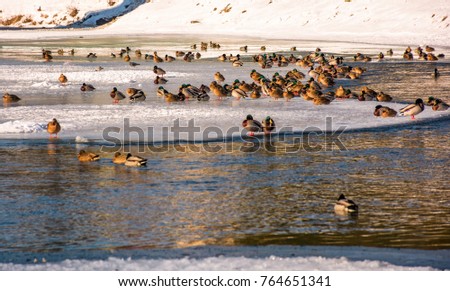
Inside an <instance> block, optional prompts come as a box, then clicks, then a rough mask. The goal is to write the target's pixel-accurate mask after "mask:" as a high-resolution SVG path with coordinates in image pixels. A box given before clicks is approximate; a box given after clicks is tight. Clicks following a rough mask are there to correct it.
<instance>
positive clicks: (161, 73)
mask: <svg viewBox="0 0 450 291" xmlns="http://www.w3.org/2000/svg"><path fill="white" fill-rule="evenodd" d="M153 73H155V74H156V75H157V76H159V75H161V77H164V75H165V74H166V71H164V70H163V69H162V68H159V67H158V66H154V67H153Z"/></svg>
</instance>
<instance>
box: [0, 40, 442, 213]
mask: <svg viewBox="0 0 450 291" xmlns="http://www.w3.org/2000/svg"><path fill="white" fill-rule="evenodd" d="M208 45H209V46H210V48H220V45H219V44H217V43H212V42H210V43H209V44H208V43H203V42H202V43H201V44H200V47H201V50H206V49H207V48H208ZM196 47H197V46H196V45H195V44H194V45H192V46H191V49H196ZM240 50H241V51H244V52H247V50H248V47H247V46H244V47H241V48H240ZM265 50H266V48H265V46H262V47H261V51H263V52H264V53H261V54H258V55H254V56H253V57H252V58H251V59H252V61H253V62H255V63H257V64H258V65H259V66H260V68H261V69H262V70H264V69H267V68H271V67H273V66H278V67H287V66H289V65H296V66H299V67H301V68H303V69H308V72H307V75H308V77H307V75H306V74H304V73H302V72H301V71H299V70H297V69H296V68H294V69H292V70H290V71H288V72H287V73H286V74H285V75H281V74H279V73H275V74H273V75H272V76H271V77H270V78H269V77H266V76H265V75H263V74H262V73H260V72H258V71H257V70H256V69H253V70H252V71H251V72H250V78H251V79H252V80H253V82H252V83H251V84H250V83H246V82H245V81H240V80H239V79H236V80H234V81H233V82H231V83H230V84H226V83H225V80H226V78H225V76H224V75H222V73H220V72H216V73H215V74H214V76H213V78H214V80H213V81H211V83H210V84H209V86H208V85H204V84H202V85H201V86H199V87H196V86H193V85H191V84H182V85H181V86H180V87H179V89H178V92H176V93H171V92H169V91H168V90H166V89H165V88H164V87H163V86H162V85H164V84H166V83H167V82H168V80H167V79H166V78H164V75H165V74H166V71H165V70H164V69H163V68H161V67H159V66H158V65H156V64H157V63H163V62H173V61H175V60H177V58H182V59H183V60H184V61H186V62H191V61H193V60H194V59H199V58H200V57H201V54H200V53H199V52H197V53H195V54H194V53H192V52H188V53H184V52H181V51H177V52H176V54H175V55H176V56H175V57H173V56H169V55H165V57H164V58H162V57H160V56H158V54H157V52H154V53H153V54H145V55H144V59H145V60H151V61H153V62H154V63H155V65H154V66H153V72H154V74H155V76H156V77H155V79H154V81H153V83H154V84H158V85H160V86H159V87H158V88H157V92H156V95H157V96H160V97H163V98H164V99H165V100H166V101H167V102H178V101H184V100H188V99H193V100H198V101H208V100H210V96H209V94H213V95H215V96H216V97H217V98H218V99H222V98H227V97H234V98H235V99H238V100H239V99H241V98H251V99H258V98H261V97H263V96H264V97H269V98H273V99H275V100H278V99H285V100H286V101H289V100H290V99H292V98H294V97H302V98H304V99H305V100H308V101H312V102H313V103H314V104H315V105H328V104H330V103H331V102H332V101H333V100H335V99H357V100H359V101H379V102H389V101H392V99H393V98H392V97H391V96H390V95H389V94H386V93H383V92H377V91H375V90H373V89H371V88H369V87H367V86H365V87H363V88H362V90H361V93H359V94H358V93H356V92H352V91H351V90H349V89H346V88H344V87H343V86H342V85H341V86H338V87H337V88H336V89H335V90H330V89H331V88H332V87H333V86H334V85H335V84H336V81H335V79H337V78H347V79H351V80H354V79H359V78H360V77H361V75H363V74H364V72H365V71H366V69H364V68H362V67H359V66H348V65H344V64H343V58H342V57H334V56H333V55H332V56H330V57H327V56H325V54H323V53H322V52H321V49H320V48H317V49H316V50H315V51H314V52H311V53H310V54H308V55H306V56H305V57H299V58H297V57H295V56H294V55H293V54H292V53H291V54H290V56H284V55H282V54H275V53H272V54H267V53H265ZM295 50H296V48H295V47H292V48H291V51H295ZM130 52H131V49H130V48H129V47H127V48H125V49H122V50H121V51H120V52H119V53H118V54H115V53H111V57H112V58H117V56H119V57H120V58H122V59H123V60H124V61H125V62H128V63H129V65H130V66H132V67H135V66H138V65H140V64H139V63H136V62H132V61H131V57H130V55H129V53H130ZM414 52H415V53H416V54H417V57H418V59H419V60H428V61H435V60H437V59H438V58H442V57H444V56H443V55H442V54H439V55H438V56H437V57H436V56H435V55H434V54H433V52H434V48H432V47H429V46H426V47H425V50H424V49H422V48H421V47H418V48H416V49H415V50H414ZM58 54H59V55H62V54H64V51H63V50H58ZM69 54H70V55H74V54H75V51H74V50H70V51H69ZM386 54H387V55H389V56H392V54H393V51H392V50H388V51H387V52H386ZM135 56H136V58H138V59H140V58H141V57H142V56H143V55H142V52H141V51H140V50H139V49H137V50H135ZM42 57H43V58H44V59H46V60H51V59H52V58H53V57H52V54H51V51H49V50H44V49H43V50H42ZM86 57H87V58H88V59H95V58H97V55H96V54H95V53H89V54H88V55H87V56H86ZM384 57H385V55H384V54H383V53H381V52H380V53H379V54H378V55H377V58H378V59H379V60H382V59H384ZM403 58H404V59H406V60H412V59H414V55H413V50H412V49H411V48H410V47H408V48H407V49H406V50H405V52H404V54H403ZM353 59H354V61H362V62H368V61H371V60H372V58H371V57H369V56H365V55H363V54H361V53H357V54H356V55H355V56H354V57H353ZM217 60H218V61H220V62H230V63H231V64H232V66H233V67H241V66H243V64H244V63H243V60H242V58H241V56H240V55H239V54H237V55H235V56H233V55H231V54H230V55H229V56H227V55H226V54H222V55H220V56H219V57H218V58H217ZM102 69H103V68H102V67H98V69H96V70H97V71H100V70H102ZM439 75H440V73H439V71H438V70H437V69H435V70H434V73H433V77H435V78H438V77H439ZM305 79H306V81H304V80H305ZM58 81H59V82H60V83H61V84H66V83H67V82H68V78H67V76H65V75H64V74H61V75H60V76H59V78H58ZM302 81H303V82H304V83H303V82H302ZM80 90H81V91H83V92H90V91H94V90H96V88H95V87H94V86H93V85H92V84H88V83H83V84H82V85H81V87H80ZM125 92H126V94H124V93H122V92H121V91H119V90H118V89H117V88H116V87H114V88H113V89H112V90H111V92H110V94H109V95H110V97H111V98H112V100H113V102H114V103H119V102H120V101H122V100H124V99H126V98H127V95H128V99H129V100H130V101H131V102H138V101H145V100H146V95H145V93H144V92H143V90H141V89H136V88H127V89H126V91H125ZM20 100H21V99H20V98H19V97H18V96H17V95H14V94H9V93H5V94H4V95H3V102H5V103H14V102H19V101H20ZM426 105H429V106H431V108H432V109H433V110H436V111H442V110H447V109H448V107H449V105H448V104H447V103H445V102H444V101H442V100H441V99H438V98H434V97H431V96H430V97H429V98H428V100H427V102H426ZM424 109H425V103H424V101H423V100H422V99H421V98H418V99H417V100H416V101H415V103H413V104H409V105H407V106H405V107H404V108H401V109H400V110H399V113H397V111H396V110H394V109H392V108H389V107H387V106H382V105H377V106H376V107H375V110H374V113H373V114H374V115H375V116H377V117H395V116H397V115H398V114H400V115H409V116H411V118H412V119H414V117H415V116H416V115H418V114H420V113H421V112H422V111H423V110H424ZM242 127H243V128H245V129H246V130H247V132H248V135H251V136H252V135H254V134H255V133H258V132H262V133H263V134H265V135H269V134H271V132H273V131H274V130H275V121H274V120H273V119H272V118H271V117H270V116H267V117H266V118H265V119H263V120H262V121H261V122H260V121H258V120H255V119H254V118H253V116H252V115H251V114H248V115H247V116H246V118H245V119H244V120H243V121H242ZM47 131H48V133H49V134H50V138H52V137H57V135H58V133H59V132H60V131H61V125H60V124H59V122H58V121H57V120H56V119H52V120H51V121H50V122H48V124H47ZM78 160H79V161H80V162H95V161H98V160H100V156H99V155H98V154H95V153H92V152H88V151H86V150H80V151H79V153H78ZM112 162H113V163H115V164H123V165H126V166H132V167H140V166H145V165H146V164H147V159H146V158H142V157H140V156H136V155H132V154H131V153H121V152H116V153H115V154H114V157H113V158H112ZM334 210H335V212H337V213H345V214H348V213H357V211H358V206H357V205H356V204H355V203H354V202H353V201H352V200H350V199H347V198H346V197H345V196H344V195H343V194H342V195H340V196H339V198H338V200H337V202H336V203H335V207H334Z"/></svg>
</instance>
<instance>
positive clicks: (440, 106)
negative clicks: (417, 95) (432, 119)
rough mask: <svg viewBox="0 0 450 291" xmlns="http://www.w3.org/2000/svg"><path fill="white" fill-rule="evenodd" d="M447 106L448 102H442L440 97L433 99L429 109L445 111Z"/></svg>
mask: <svg viewBox="0 0 450 291" xmlns="http://www.w3.org/2000/svg"><path fill="white" fill-rule="evenodd" d="M448 107H449V106H448V104H447V103H445V102H443V101H442V100H441V99H434V101H433V105H432V107H431V109H433V110H434V111H445V110H447V109H448Z"/></svg>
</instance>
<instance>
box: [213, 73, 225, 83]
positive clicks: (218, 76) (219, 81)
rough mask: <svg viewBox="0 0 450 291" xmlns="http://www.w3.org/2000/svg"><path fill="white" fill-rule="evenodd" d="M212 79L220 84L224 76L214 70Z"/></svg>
mask: <svg viewBox="0 0 450 291" xmlns="http://www.w3.org/2000/svg"><path fill="white" fill-rule="evenodd" d="M214 80H215V81H216V82H217V83H219V84H220V83H222V82H224V81H225V77H224V76H223V75H222V74H221V73H220V72H216V73H215V74H214Z"/></svg>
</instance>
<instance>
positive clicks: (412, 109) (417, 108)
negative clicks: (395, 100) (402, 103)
mask: <svg viewBox="0 0 450 291" xmlns="http://www.w3.org/2000/svg"><path fill="white" fill-rule="evenodd" d="M424 109H425V106H424V104H423V100H422V99H421V98H418V99H417V100H416V102H415V103H414V104H410V105H408V106H406V107H403V108H402V109H400V115H411V119H415V118H414V116H415V115H417V114H419V113H420V112H422V111H423V110H424Z"/></svg>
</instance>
